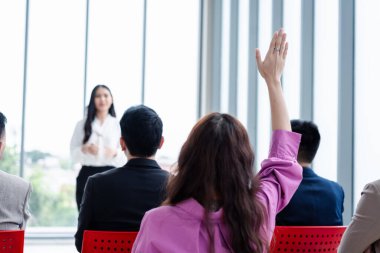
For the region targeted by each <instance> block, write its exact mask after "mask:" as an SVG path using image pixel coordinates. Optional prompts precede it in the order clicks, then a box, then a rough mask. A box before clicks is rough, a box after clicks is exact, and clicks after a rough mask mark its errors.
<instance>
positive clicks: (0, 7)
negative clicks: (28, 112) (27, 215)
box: [0, 1, 25, 175]
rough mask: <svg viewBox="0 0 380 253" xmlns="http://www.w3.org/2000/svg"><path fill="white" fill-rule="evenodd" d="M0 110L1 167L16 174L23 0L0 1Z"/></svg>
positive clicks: (18, 140)
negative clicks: (0, 126) (2, 129)
mask: <svg viewBox="0 0 380 253" xmlns="http://www.w3.org/2000/svg"><path fill="white" fill-rule="evenodd" d="M0 31H1V39H0V55H1V57H0V69H1V71H0V73H1V74H0V111H1V112H2V113H3V114H4V115H5V116H6V117H7V119H8V124H7V127H6V132H7V148H6V150H5V154H4V158H3V160H2V161H0V167H1V170H3V171H6V172H9V173H12V174H16V175H18V174H19V160H20V156H19V153H20V144H21V117H22V92H23V89H22V87H23V70H24V40H25V1H0Z"/></svg>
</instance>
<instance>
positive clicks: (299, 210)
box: [276, 120, 344, 226]
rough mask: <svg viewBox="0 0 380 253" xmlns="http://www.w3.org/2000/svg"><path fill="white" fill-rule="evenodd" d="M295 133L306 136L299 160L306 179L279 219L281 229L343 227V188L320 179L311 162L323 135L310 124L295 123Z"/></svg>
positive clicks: (303, 137) (301, 146) (301, 145)
mask: <svg viewBox="0 0 380 253" xmlns="http://www.w3.org/2000/svg"><path fill="white" fill-rule="evenodd" d="M291 125H292V131H293V132H296V133H300V134H302V138H301V144H300V148H299V151H298V157H297V160H298V162H299V164H301V166H302V167H303V172H302V174H303V179H302V182H301V184H300V186H299V187H298V189H297V191H296V193H295V194H294V196H293V197H292V199H291V200H290V202H289V204H288V205H287V206H286V207H285V208H284V210H282V211H281V212H280V213H279V214H277V217H276V225H278V226H337V225H342V224H343V220H342V213H343V200H344V192H343V188H342V187H341V186H340V185H339V184H337V183H336V182H333V181H330V180H327V179H325V178H323V177H320V176H318V175H317V174H316V173H315V172H314V171H313V169H311V163H312V162H313V159H314V157H315V155H316V153H317V151H318V147H319V142H320V139H321V137H320V134H319V131H318V127H317V126H316V125H315V124H314V123H312V122H310V121H302V120H292V121H291Z"/></svg>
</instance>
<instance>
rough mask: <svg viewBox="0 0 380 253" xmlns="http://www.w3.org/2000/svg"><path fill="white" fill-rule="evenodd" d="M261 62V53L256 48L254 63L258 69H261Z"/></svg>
mask: <svg viewBox="0 0 380 253" xmlns="http://www.w3.org/2000/svg"><path fill="white" fill-rule="evenodd" d="M262 64H263V61H262V60H261V53H260V50H259V49H258V48H256V65H257V68H258V69H259V71H260V70H261V65H262Z"/></svg>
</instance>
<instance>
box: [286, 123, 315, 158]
mask: <svg viewBox="0 0 380 253" xmlns="http://www.w3.org/2000/svg"><path fill="white" fill-rule="evenodd" d="M291 125H292V131H293V132H296V133H300V134H302V138H301V144H300V147H299V150H298V157H297V160H298V162H299V163H312V161H313V160H314V157H315V155H316V154H317V151H318V147H319V142H320V141H321V136H320V135H319V131H318V127H317V125H315V124H314V123H313V122H311V121H303V120H292V121H291Z"/></svg>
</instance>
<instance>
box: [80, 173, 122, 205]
mask: <svg viewBox="0 0 380 253" xmlns="http://www.w3.org/2000/svg"><path fill="white" fill-rule="evenodd" d="M113 168H115V167H113V166H101V167H94V166H82V168H81V170H80V171H79V174H78V177H77V189H76V194H75V195H76V201H77V207H78V210H79V208H80V204H81V203H82V197H83V193H84V187H85V186H86V183H87V179H88V177H90V176H92V175H95V174H96V173H101V172H104V171H107V170H110V169H113Z"/></svg>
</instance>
